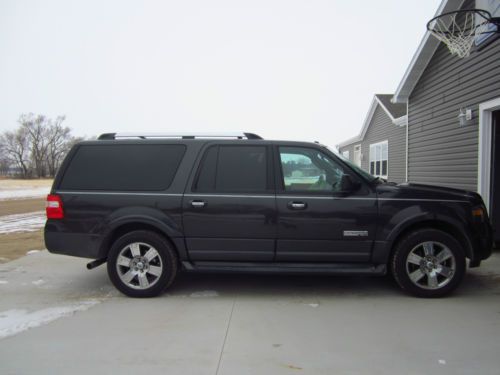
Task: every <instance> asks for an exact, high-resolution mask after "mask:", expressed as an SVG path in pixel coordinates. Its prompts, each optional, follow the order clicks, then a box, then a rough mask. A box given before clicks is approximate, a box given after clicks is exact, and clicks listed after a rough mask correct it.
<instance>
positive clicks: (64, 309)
mask: <svg viewBox="0 0 500 375" xmlns="http://www.w3.org/2000/svg"><path fill="white" fill-rule="evenodd" d="M99 302H100V301H98V300H85V301H81V302H78V303H74V304H70V305H65V306H56V307H49V308H47V309H43V310H38V311H32V312H28V311H27V310H20V309H13V310H7V311H3V312H0V339H3V338H5V337H9V336H14V335H16V334H18V333H20V332H23V331H26V330H28V329H30V328H35V327H40V326H42V325H45V324H49V323H51V322H53V321H54V320H57V319H59V318H63V317H66V316H71V315H73V314H74V313H76V312H78V311H85V310H88V309H90V308H91V307H92V306H94V305H96V304H98V303H99Z"/></svg>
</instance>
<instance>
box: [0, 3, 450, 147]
mask: <svg viewBox="0 0 500 375" xmlns="http://www.w3.org/2000/svg"><path fill="white" fill-rule="evenodd" d="M439 3H440V1H439V0H404V1H403V0H377V1H372V0H364V1H363V0H360V1H348V0H342V1H340V0H337V1H334V0H325V1H315V0H314V1H312V0H307V1H306V0H303V1H291V0H264V1H260V0H252V1H235V0H232V1H208V0H200V1H166V0H165V1H123V0H115V1H102V0H100V1H89V0H85V1H83V0H82V1H67V0H59V1H51V0H45V1H22V0H21V1H19V0H0V130H2V131H3V130H6V129H13V128H15V127H16V126H17V124H16V122H17V119H18V117H19V115H20V114H21V113H28V112H34V113H41V114H45V115H48V116H52V117H55V116H57V115H66V116H67V120H66V122H65V123H66V125H67V126H70V127H71V128H72V129H73V132H74V134H76V135H87V136H90V135H97V134H100V133H103V132H114V131H129V132H130V131H139V132H140V131H142V132H145V131H149V132H161V131H164V132H168V131H212V132H213V131H240V130H241V131H249V132H255V133H258V134H260V135H262V136H264V137H265V138H273V139H277V138H279V139H294V140H320V141H321V142H322V143H325V144H328V145H330V146H334V145H335V144H337V143H339V142H341V141H343V140H345V139H346V138H349V137H352V136H354V135H356V134H358V133H359V130H360V128H361V126H362V124H363V120H364V118H365V116H366V113H367V111H368V108H369V105H370V102H371V100H372V97H373V95H374V94H375V93H393V92H394V91H395V90H396V88H397V86H398V84H399V82H400V80H401V78H402V76H403V74H404V72H405V70H406V68H407V66H408V64H409V62H410V60H411V58H412V56H413V54H414V53H415V51H416V49H417V47H418V44H419V43H420V40H421V38H422V37H423V35H424V33H425V24H426V22H427V20H429V19H430V18H432V16H433V15H434V13H435V11H436V9H437V8H438V6H439Z"/></svg>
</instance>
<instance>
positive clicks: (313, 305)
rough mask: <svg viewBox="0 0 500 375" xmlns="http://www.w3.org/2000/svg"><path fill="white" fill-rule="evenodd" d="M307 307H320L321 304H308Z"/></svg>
mask: <svg viewBox="0 0 500 375" xmlns="http://www.w3.org/2000/svg"><path fill="white" fill-rule="evenodd" d="M307 306H311V307H318V306H319V303H308V304H307Z"/></svg>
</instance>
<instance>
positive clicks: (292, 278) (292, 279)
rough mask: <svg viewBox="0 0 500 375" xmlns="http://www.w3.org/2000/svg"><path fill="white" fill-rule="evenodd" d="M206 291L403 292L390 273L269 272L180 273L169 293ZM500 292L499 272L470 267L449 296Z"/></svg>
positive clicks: (274, 294) (313, 294) (262, 294)
mask: <svg viewBox="0 0 500 375" xmlns="http://www.w3.org/2000/svg"><path fill="white" fill-rule="evenodd" d="M200 291H205V292H207V295H214V294H217V295H220V296H228V297H231V296H235V295H238V296H240V297H245V296H246V297H255V296H260V297H269V298H273V297H294V296H311V297H317V298H321V297H349V296H351V297H352V296H354V297H358V298H359V297H373V296H391V297H397V296H403V297H406V296H407V294H405V293H404V292H403V291H401V290H400V289H399V287H398V286H397V284H396V282H395V281H394V280H393V278H392V277H391V276H389V275H386V276H383V277H380V276H318V275H269V274H266V275H264V274H210V273H207V274H190V273H181V274H180V275H179V276H178V278H177V280H176V281H175V283H174V284H173V285H172V286H171V287H170V288H169V290H168V291H167V293H166V294H165V295H166V296H183V295H193V294H195V295H198V294H199V293H200ZM484 294H492V295H499V294H500V273H499V274H495V273H493V274H481V273H477V272H476V271H469V272H468V273H467V274H466V275H465V278H464V280H463V283H462V285H461V286H460V287H459V288H458V289H457V290H456V291H455V293H453V294H451V295H450V296H449V297H448V298H453V297H473V296H476V295H484Z"/></svg>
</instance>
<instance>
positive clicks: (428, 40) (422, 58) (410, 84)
mask: <svg viewBox="0 0 500 375" xmlns="http://www.w3.org/2000/svg"><path fill="white" fill-rule="evenodd" d="M464 1H465V0H442V1H441V4H440V5H439V8H438V10H437V11H436V14H435V15H434V17H436V16H439V15H440V14H443V13H446V12H452V11H455V10H459V9H460V8H461V7H462V5H463V3H464ZM439 43H441V42H440V41H439V40H438V39H436V38H435V37H433V36H432V34H431V33H430V32H429V31H426V32H425V35H424V37H423V38H422V41H421V42H420V45H419V46H418V48H417V51H416V52H415V54H414V55H413V58H412V60H411V62H410V65H409V66H408V68H407V69H406V72H405V74H404V76H403V79H402V80H401V82H400V83H399V86H398V88H397V89H396V92H395V93H394V97H393V98H392V101H393V102H394V103H406V102H407V101H408V98H409V97H410V95H411V93H412V91H413V89H414V88H415V86H416V84H417V82H418V80H419V79H420V77H421V76H422V73H423V72H424V70H425V68H426V67H427V65H428V64H429V62H430V61H431V58H432V56H433V55H434V52H436V49H437V47H438V46H439Z"/></svg>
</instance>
